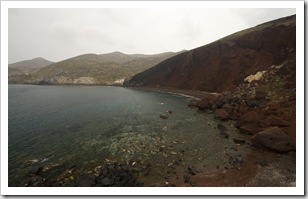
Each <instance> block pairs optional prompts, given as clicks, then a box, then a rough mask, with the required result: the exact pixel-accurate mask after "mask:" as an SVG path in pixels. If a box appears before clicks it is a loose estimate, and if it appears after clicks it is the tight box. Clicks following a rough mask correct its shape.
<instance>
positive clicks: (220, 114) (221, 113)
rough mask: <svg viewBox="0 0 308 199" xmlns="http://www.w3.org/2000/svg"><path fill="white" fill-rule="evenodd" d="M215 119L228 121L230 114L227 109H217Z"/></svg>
mask: <svg viewBox="0 0 308 199" xmlns="http://www.w3.org/2000/svg"><path fill="white" fill-rule="evenodd" d="M214 119H217V120H228V119H229V114H228V113H227V111H226V110H225V109H216V110H215V112H214Z"/></svg>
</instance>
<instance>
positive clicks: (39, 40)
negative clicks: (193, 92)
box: [8, 8, 295, 63]
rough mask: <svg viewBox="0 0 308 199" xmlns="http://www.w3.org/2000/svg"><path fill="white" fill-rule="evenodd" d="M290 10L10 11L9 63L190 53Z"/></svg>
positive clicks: (287, 13)
mask: <svg viewBox="0 0 308 199" xmlns="http://www.w3.org/2000/svg"><path fill="white" fill-rule="evenodd" d="M292 14H295V9H203V8H202V9H201V8H200V9H163V8H162V9H136V8H134V9H126V8H125V9H124V8H112V9H106V8H104V9H64V8H62V9H25V8H21V9H15V8H14V9H13V8H10V9H9V29H8V31H9V32H8V33H9V38H8V39H9V63H13V62H17V61H21V60H26V59H32V58H35V57H43V58H45V59H48V60H51V61H60V60H63V59H67V58H70V57H73V56H77V55H80V54H83V53H96V54H101V53H108V52H113V51H121V52H124V53H145V54H153V53H160V52H165V51H179V50H183V49H187V50H189V49H192V48H196V47H199V46H202V45H205V44H207V43H210V42H213V41H215V40H217V39H219V38H221V37H224V36H226V35H228V34H231V33H234V32H236V31H240V30H242V29H245V28H249V27H252V26H255V25H257V24H259V23H263V22H266V21H270V20H273V19H276V18H279V17H284V16H288V15H292Z"/></svg>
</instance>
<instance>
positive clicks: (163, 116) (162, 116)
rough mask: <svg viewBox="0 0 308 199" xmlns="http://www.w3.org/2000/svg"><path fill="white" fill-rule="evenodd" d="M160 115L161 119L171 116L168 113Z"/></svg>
mask: <svg viewBox="0 0 308 199" xmlns="http://www.w3.org/2000/svg"><path fill="white" fill-rule="evenodd" d="M159 117H160V118H161V119H168V118H169V116H168V115H163V114H159Z"/></svg>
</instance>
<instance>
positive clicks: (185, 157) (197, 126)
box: [4, 85, 246, 186]
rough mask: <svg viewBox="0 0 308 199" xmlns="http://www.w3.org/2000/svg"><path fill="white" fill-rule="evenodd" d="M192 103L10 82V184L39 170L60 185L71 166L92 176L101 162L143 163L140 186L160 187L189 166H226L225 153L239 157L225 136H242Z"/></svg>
mask: <svg viewBox="0 0 308 199" xmlns="http://www.w3.org/2000/svg"><path fill="white" fill-rule="evenodd" d="M191 100H192V99H191V98H189V97H184V96H180V95H176V94H169V93H161V92H154V91H142V90H135V89H132V88H123V87H114V86H81V85H76V86H39V85H9V86H8V132H7V133H8V182H9V186H27V182H28V181H29V178H30V177H31V176H33V175H35V174H37V173H38V171H39V173H44V172H45V174H44V178H45V180H47V181H48V180H49V181H52V182H56V181H61V176H63V173H66V174H67V171H68V170H69V169H71V168H76V169H75V170H76V171H87V172H94V171H95V168H97V166H99V165H100V164H101V162H102V161H106V160H108V161H118V162H123V163H126V164H128V165H131V166H134V167H136V168H137V169H138V167H140V168H141V167H142V166H144V165H150V166H151V170H150V172H149V173H148V174H147V175H146V176H141V177H140V181H143V182H144V183H145V185H146V186H159V185H161V184H163V183H164V182H165V181H166V179H167V178H172V177H173V176H176V175H180V174H181V173H183V172H185V170H186V169H187V168H188V167H190V166H191V165H194V166H200V167H202V168H205V169H208V170H211V169H214V168H217V167H219V165H227V164H228V161H229V159H228V157H229V156H230V153H245V151H246V150H245V149H244V148H241V147H238V148H236V149H235V147H236V146H235V144H234V142H233V141H232V138H235V137H236V138H239V137H241V135H240V134H238V130H237V129H236V128H235V127H234V126H233V123H232V121H226V122H221V121H217V120H213V114H212V113H210V112H204V111H199V110H198V109H196V108H191V107H189V106H188V104H189V103H190V101H191ZM219 123H221V124H223V125H224V126H226V127H227V129H228V134H229V135H230V137H229V139H226V138H222V137H221V136H220V135H219V130H218V129H217V124H219ZM4 133H6V132H4ZM75 179H76V176H72V177H69V178H67V179H66V183H67V184H68V183H69V182H67V181H69V180H72V181H73V180H75ZM61 182H62V181H61ZM63 183H64V181H63ZM64 184H65V183H64Z"/></svg>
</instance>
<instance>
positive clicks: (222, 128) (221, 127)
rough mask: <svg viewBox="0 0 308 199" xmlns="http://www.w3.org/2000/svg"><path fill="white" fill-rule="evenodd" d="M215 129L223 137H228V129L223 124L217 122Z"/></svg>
mask: <svg viewBox="0 0 308 199" xmlns="http://www.w3.org/2000/svg"><path fill="white" fill-rule="evenodd" d="M217 129H218V130H219V133H220V136H222V137H224V138H228V137H229V134H228V133H227V132H228V129H227V128H226V127H225V126H224V125H222V124H217Z"/></svg>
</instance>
